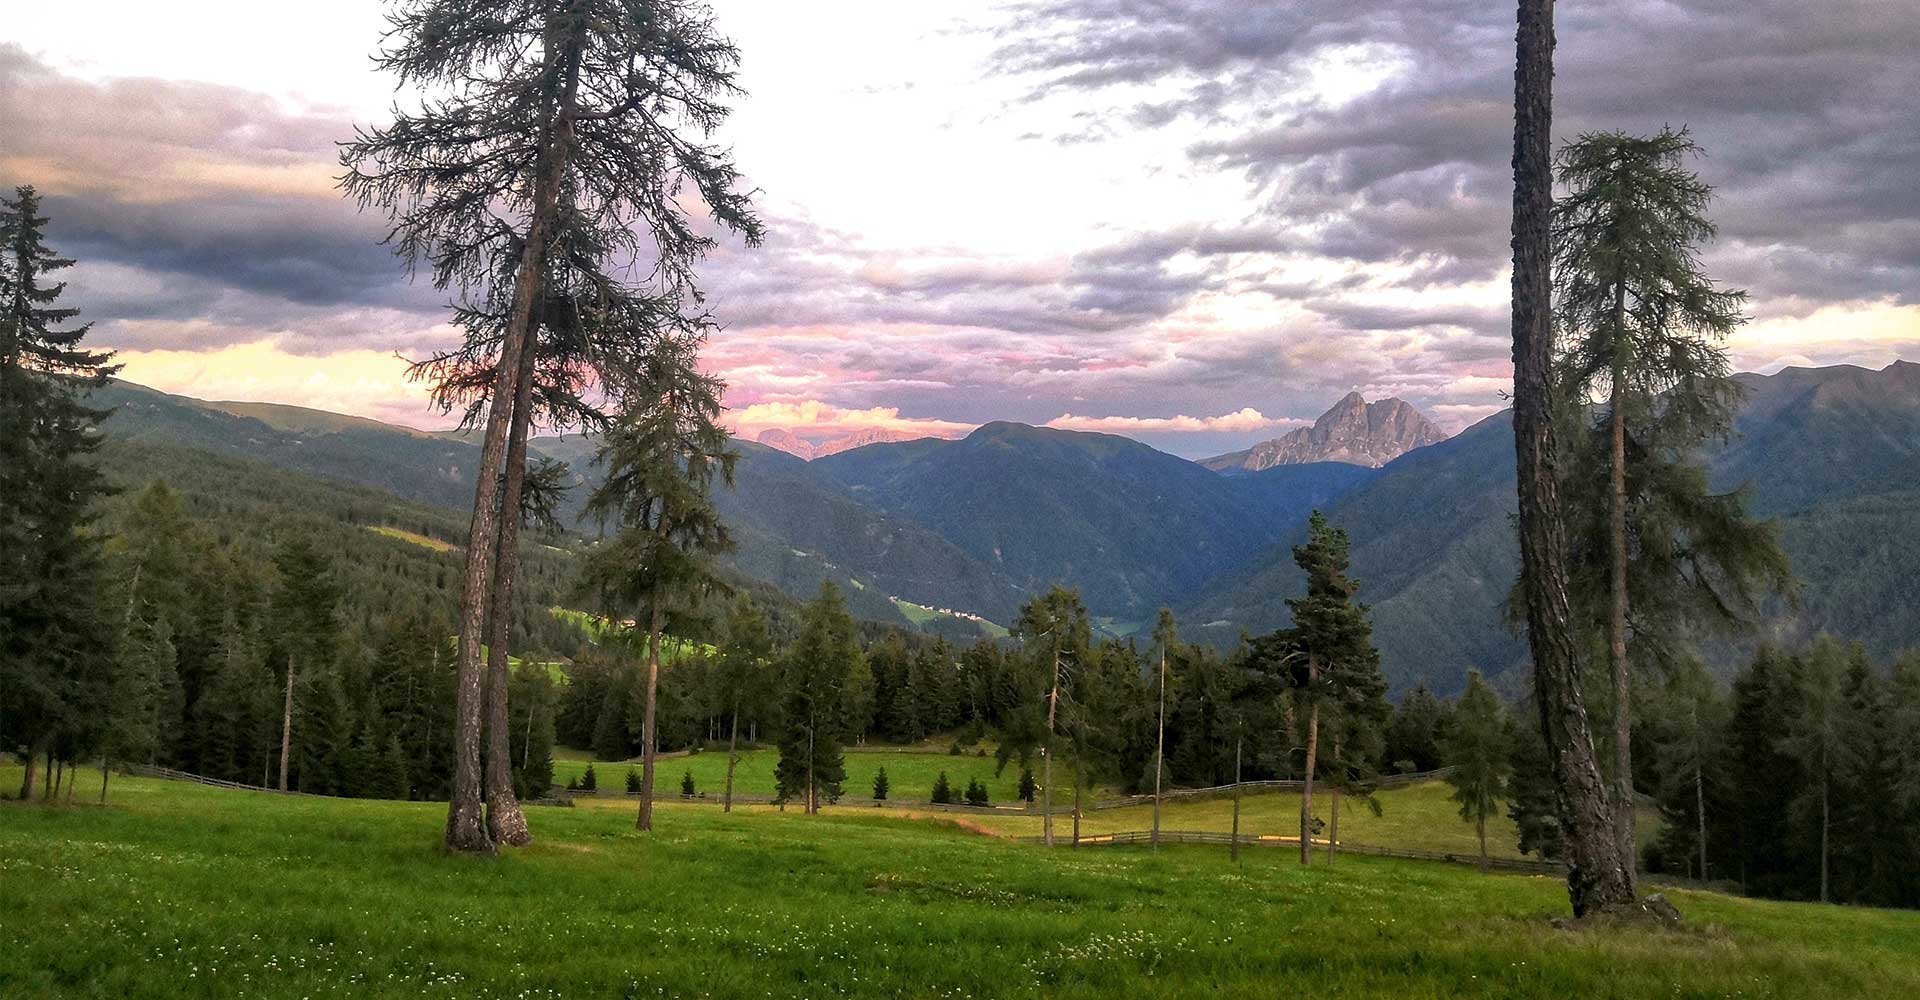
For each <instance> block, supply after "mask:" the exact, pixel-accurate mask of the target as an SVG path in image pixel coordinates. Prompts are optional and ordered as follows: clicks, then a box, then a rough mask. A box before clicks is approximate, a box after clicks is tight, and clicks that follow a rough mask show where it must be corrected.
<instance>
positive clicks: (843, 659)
mask: <svg viewBox="0 0 1920 1000" xmlns="http://www.w3.org/2000/svg"><path fill="white" fill-rule="evenodd" d="M866 672H867V665H866V660H865V659H864V657H863V655H862V654H861V651H860V642H859V637H858V634H857V630H856V628H855V626H854V622H853V618H852V616H850V615H848V614H847V609H846V605H845V604H844V603H843V602H842V601H841V598H840V591H839V590H838V589H837V588H835V587H834V586H833V584H832V583H831V582H827V583H822V584H821V585H820V594H819V596H818V597H816V598H814V600H813V601H812V602H811V603H809V604H808V605H807V606H806V608H805V609H804V610H803V611H802V612H801V617H800V634H799V635H798V636H797V637H796V638H795V640H794V643H793V645H792V646H791V647H790V648H789V649H788V650H787V654H786V656H785V657H784V658H783V660H782V670H781V673H782V688H783V697H782V713H781V714H782V716H783V721H782V725H781V733H780V742H779V749H780V760H779V763H778V764H777V765H775V767H774V781H775V785H776V788H777V790H778V794H779V797H780V800H781V801H783V802H785V801H787V800H790V799H793V798H795V797H798V798H799V799H800V801H801V803H802V805H803V807H804V808H805V809H806V811H807V812H808V813H810V814H811V813H817V812H819V811H820V805H821V800H822V799H825V800H827V801H832V800H833V799H836V798H838V797H839V796H840V791H841V783H842V782H844V781H845V780H846V776H847V775H846V765H845V763H844V761H843V759H842V757H841V746H842V744H843V741H844V740H845V739H846V738H847V736H848V735H849V732H848V728H849V727H848V725H847V717H846V690H847V687H848V684H849V681H850V679H851V678H853V677H855V676H856V675H864V674H866Z"/></svg>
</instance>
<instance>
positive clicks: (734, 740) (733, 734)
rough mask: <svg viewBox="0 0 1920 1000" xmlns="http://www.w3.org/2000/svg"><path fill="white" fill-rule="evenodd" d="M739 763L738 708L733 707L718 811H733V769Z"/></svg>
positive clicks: (737, 706)
mask: <svg viewBox="0 0 1920 1000" xmlns="http://www.w3.org/2000/svg"><path fill="white" fill-rule="evenodd" d="M738 763H740V706H739V705H737V704H736V705H734V707H733V729H732V730H731V731H729V732H728V734H727V791H726V794H725V796H724V797H722V798H721V800H720V811H721V812H723V813H730V812H732V811H733V768H734V765H736V764H738Z"/></svg>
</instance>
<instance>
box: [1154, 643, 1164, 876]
mask: <svg viewBox="0 0 1920 1000" xmlns="http://www.w3.org/2000/svg"><path fill="white" fill-rule="evenodd" d="M1166 753H1167V651H1166V650H1165V649H1162V650H1160V723H1159V725H1158V726H1157V727H1156V733H1155V736H1154V745H1153V849H1154V850H1156V851H1157V850H1159V849H1160V775H1161V774H1162V773H1163V772H1165V771H1166Z"/></svg>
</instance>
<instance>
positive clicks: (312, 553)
mask: <svg viewBox="0 0 1920 1000" xmlns="http://www.w3.org/2000/svg"><path fill="white" fill-rule="evenodd" d="M274 565H275V567H276V568H277V569H278V571H279V582H278V586H277V587H276V588H275V590H274V594H273V621H274V630H275V649H276V651H277V653H278V655H279V658H280V659H282V660H284V662H285V664H286V673H285V675H284V676H285V681H286V686H285V697H284V699H283V704H282V709H281V719H280V754H279V761H280V790H281V791H283V792H284V791H287V790H288V788H289V787H290V786H289V785H288V783H287V776H288V770H289V768H290V767H291V766H292V757H293V755H294V753H295V749H294V743H293V722H294V713H295V707H296V704H297V703H298V700H299V699H298V695H299V683H300V676H301V672H302V671H303V670H305V671H307V672H309V674H311V673H312V672H315V671H319V670H323V669H324V668H325V667H326V666H327V665H328V664H329V663H330V662H331V659H332V656H333V654H334V644H335V637H336V633H337V632H338V629H339V623H338V621H337V620H336V613H337V611H338V609H339V602H340V591H339V588H338V585H337V583H336V582H335V580H334V578H333V574H332V569H331V567H330V566H329V565H328V563H327V560H326V559H325V558H324V557H323V556H321V554H320V552H319V550H317V549H316V548H314V545H313V542H312V541H311V539H309V538H308V537H307V536H306V535H304V534H298V535H294V536H292V537H290V538H288V539H287V540H286V541H284V542H282V543H281V545H280V547H279V548H278V549H277V550H276V551H275V553H274ZM302 752H304V753H306V754H307V757H308V759H310V760H311V759H317V758H316V757H315V754H314V752H313V751H312V750H311V749H308V748H303V751H302ZM321 753H322V755H324V750H323V751H321ZM305 790H306V791H320V789H317V788H311V787H309V788H306V789H305Z"/></svg>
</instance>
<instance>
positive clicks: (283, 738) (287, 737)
mask: <svg viewBox="0 0 1920 1000" xmlns="http://www.w3.org/2000/svg"><path fill="white" fill-rule="evenodd" d="M293 673H294V671H293V654H292V653H288V654H287V696H286V699H285V700H284V701H283V702H282V703H281V706H280V790H281V791H283V792H284V791H286V790H287V756H288V754H290V753H292V752H293Z"/></svg>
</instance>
